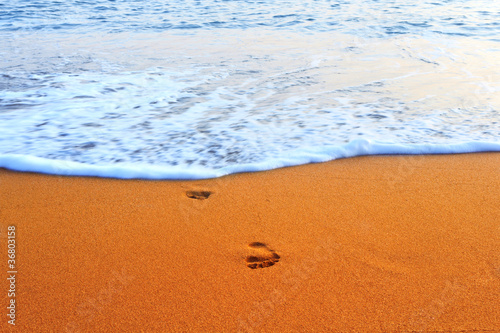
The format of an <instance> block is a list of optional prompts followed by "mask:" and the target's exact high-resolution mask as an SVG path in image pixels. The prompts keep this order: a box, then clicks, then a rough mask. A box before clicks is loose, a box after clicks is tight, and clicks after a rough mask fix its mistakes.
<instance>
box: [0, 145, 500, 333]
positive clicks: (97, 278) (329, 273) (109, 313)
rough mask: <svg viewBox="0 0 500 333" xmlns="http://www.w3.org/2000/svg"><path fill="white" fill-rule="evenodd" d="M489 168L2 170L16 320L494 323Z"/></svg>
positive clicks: (1, 201)
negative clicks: (164, 175) (139, 175)
mask: <svg viewBox="0 0 500 333" xmlns="http://www.w3.org/2000/svg"><path fill="white" fill-rule="evenodd" d="M499 166H500V153H471V154H456V155H402V156H380V155H379V156H360V157H351V158H345V159H338V160H334V161H330V162H324V163H318V164H307V165H301V166H294V167H287V168H281V169H275V170H270V171H262V172H255V173H238V174H232V175H228V176H224V177H221V178H215V179H205V180H191V181H177V180H165V181H159V180H120V179H109V178H93V177H64V176H52V175H42V174H35V173H19V172H14V171H7V170H4V169H0V185H1V187H0V217H1V223H2V224H1V228H2V229H1V232H2V235H4V234H5V232H6V231H7V227H8V226H9V225H15V226H16V244H17V254H16V255H17V256H16V263H17V265H18V271H17V276H16V277H17V280H16V297H15V298H16V302H17V304H18V305H17V310H16V327H15V328H17V329H22V330H25V331H34V330H35V331H37V330H39V331H49V330H54V331H62V332H90V331H140V330H144V331H164V332H177V331H196V332H198V331H206V332H233V331H234V332H236V331H242V332H278V331H281V332H283V331H319V332H322V331H330V332H357V331H370V332H408V331H436V330H453V331H468V330H485V331H487V330H490V331H494V330H500V315H499V311H500V310H498V299H500V255H499V254H498V248H500V225H499V221H500V210H499V208H498V207H497V204H498V202H497V201H498V198H499V197H500V173H499ZM6 244H7V243H6V239H5V238H4V237H2V238H1V241H0V246H1V248H2V249H3V250H2V252H1V253H2V254H1V258H2V262H3V263H4V264H3V267H6V263H7V250H6V249H7V247H6ZM254 264H256V267H250V266H253V265H254ZM261 266H262V268H261ZM253 268H254V269H253ZM4 271H5V274H7V268H5V269H4ZM1 286H2V288H3V290H4V291H7V290H8V289H9V285H8V281H7V280H4V282H3V284H1ZM4 294H6V293H5V292H4ZM3 299H4V301H3V303H4V305H5V306H7V304H8V303H7V302H8V301H9V300H8V298H7V296H4V297H3ZM4 309H5V307H4ZM4 311H5V313H7V309H5V310H4ZM0 325H2V327H3V326H5V327H9V326H11V325H9V324H8V323H7V316H5V315H4V322H2V323H1V324H0Z"/></svg>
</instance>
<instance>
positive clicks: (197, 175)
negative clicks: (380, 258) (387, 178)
mask: <svg viewBox="0 0 500 333" xmlns="http://www.w3.org/2000/svg"><path fill="white" fill-rule="evenodd" d="M475 152H500V143H493V142H463V143H458V144H448V145H435V144H387V143H379V142H373V141H370V140H366V139H358V140H353V141H351V142H349V143H348V144H345V145H340V146H323V147H316V148H308V149H300V150H296V151H295V152H292V153H290V155H289V156H288V157H281V158H272V159H268V160H265V161H262V162H257V163H246V164H239V165H231V166H226V167H222V168H218V169H212V168H205V167H199V166H196V167H185V166H183V167H181V166H170V165H151V164H135V163H124V164H86V163H79V162H73V161H64V160H52V159H46V158H41V157H36V156H30V155H21V154H0V167H2V168H6V169H10V170H14V171H22V172H38V173H44V174H50V175H60V176H93V177H104V178H118V179H150V180H160V179H171V180H195V179H208V178H217V177H222V176H225V175H229V174H234V173H243V172H257V171H266V170H272V169H277V168H282V167H289V166H295V165H302V164H308V163H318V162H326V161H330V160H335V159H340V158H348V157H355V156H364V155H422V154H462V153H475Z"/></svg>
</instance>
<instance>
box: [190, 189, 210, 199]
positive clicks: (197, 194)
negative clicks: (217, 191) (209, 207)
mask: <svg viewBox="0 0 500 333" xmlns="http://www.w3.org/2000/svg"><path fill="white" fill-rule="evenodd" d="M210 194H212V192H209V191H187V192H186V196H187V197H188V198H191V199H198V200H205V199H208V197H209V196H210Z"/></svg>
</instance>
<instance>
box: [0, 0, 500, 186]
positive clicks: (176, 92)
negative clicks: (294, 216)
mask: <svg viewBox="0 0 500 333" xmlns="http://www.w3.org/2000/svg"><path fill="white" fill-rule="evenodd" d="M68 12H70V14H67V13H68ZM63 14H64V15H63ZM0 18H1V19H0V38H1V39H2V41H4V43H2V45H1V46H0V56H1V59H2V62H1V63H0V72H1V76H0V166H8V167H10V168H14V169H16V168H17V169H23V170H35V169H36V170H37V171H44V172H51V173H65V174H87V173H88V172H89V170H90V169H89V168H90V166H92V167H91V169H92V168H93V169H92V170H94V171H92V172H94V173H93V174H96V175H106V176H116V177H131V176H130V175H132V177H136V176H138V177H145V178H203V177H214V176H220V175H222V174H227V173H232V172H239V171H254V170H265V169H270V168H274V167H279V166H284V165H294V164H301V163H308V162H313V161H326V160H329V159H334V158H338V157H346V156H354V155H359V154H377V153H387V152H389V153H391V152H392V153H435V152H450V153H456V152H469V151H483V150H496V151H500V141H499V134H500V125H499V121H500V117H499V110H500V93H499V91H500V70H499V69H498V68H500V66H499V62H500V61H499V59H500V56H499V54H500V53H499V51H500V40H499V39H498V36H500V34H499V33H500V26H499V24H498V23H497V22H500V20H499V18H500V5H498V4H495V3H491V2H486V1H447V2H443V3H437V2H436V3H433V2H422V3H419V4H418V5H411V6H410V5H407V4H404V2H403V1H371V2H367V1H326V0H323V1H321V0H320V1H301V2H300V4H297V2H296V1H294V2H292V1H273V2H267V1H203V2H199V1H182V2H180V1H179V2H174V3H173V4H169V5H165V4H161V5H160V4H148V6H145V5H144V4H143V3H142V2H136V1H121V2H115V1H108V2H102V1H101V2H97V1H69V2H64V3H63V5H61V4H59V3H57V2H51V1H38V2H30V4H24V2H21V1H12V2H10V3H9V4H8V5H7V4H4V5H2V6H0ZM464 144H465V145H464ZM27 156H28V157H27ZM29 156H33V157H41V158H44V159H48V161H47V160H40V159H35V158H29ZM62 161H64V162H62ZM72 162H79V163H83V165H82V164H74V163H72ZM61 163H64V167H63V166H62V164H61ZM44 165H45V166H44ZM99 170H101V171H102V172H100V171H99ZM104 170H107V171H104ZM148 170H149V171H148Z"/></svg>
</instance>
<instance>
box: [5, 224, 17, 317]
mask: <svg viewBox="0 0 500 333" xmlns="http://www.w3.org/2000/svg"><path fill="white" fill-rule="evenodd" d="M7 257H8V259H7V280H8V281H9V291H8V293H7V296H8V300H9V302H8V306H7V318H8V320H7V322H8V323H9V324H10V325H16V305H17V304H16V275H17V266H16V226H15V225H10V226H9V227H8V228H7Z"/></svg>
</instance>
